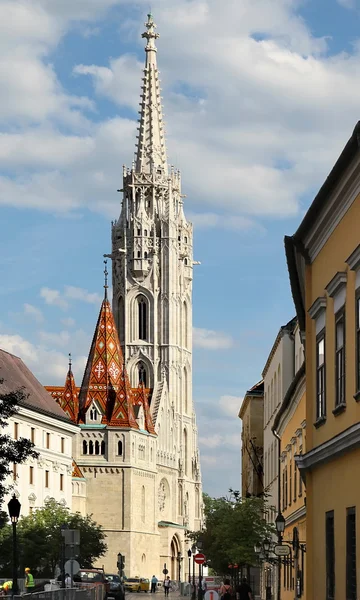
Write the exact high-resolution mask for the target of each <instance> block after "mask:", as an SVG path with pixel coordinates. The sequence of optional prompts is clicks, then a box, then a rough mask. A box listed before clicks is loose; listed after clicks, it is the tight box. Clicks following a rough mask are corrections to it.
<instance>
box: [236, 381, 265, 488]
mask: <svg viewBox="0 0 360 600" xmlns="http://www.w3.org/2000/svg"><path fill="white" fill-rule="evenodd" d="M239 418H240V419H241V421H242V430H241V490H242V497H243V498H246V497H249V496H260V495H261V494H262V493H263V492H264V480H263V445H264V382H263V380H261V381H259V382H258V383H256V384H255V385H254V386H253V387H252V388H251V389H250V390H248V391H247V392H246V394H245V396H244V399H243V401H242V404H241V408H240V411H239Z"/></svg>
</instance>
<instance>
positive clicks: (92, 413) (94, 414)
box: [90, 408, 98, 421]
mask: <svg viewBox="0 0 360 600" xmlns="http://www.w3.org/2000/svg"><path fill="white" fill-rule="evenodd" d="M97 419H98V411H97V410H96V408H92V409H91V410H90V421H97Z"/></svg>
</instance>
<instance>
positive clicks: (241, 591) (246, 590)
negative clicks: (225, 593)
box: [236, 577, 253, 600]
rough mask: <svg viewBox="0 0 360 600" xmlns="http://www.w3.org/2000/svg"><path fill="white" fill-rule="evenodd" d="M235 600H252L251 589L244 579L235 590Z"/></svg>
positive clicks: (244, 578)
mask: <svg viewBox="0 0 360 600" xmlns="http://www.w3.org/2000/svg"><path fill="white" fill-rule="evenodd" d="M236 598H237V600H253V597H252V589H251V587H250V586H249V584H248V582H247V579H246V577H243V579H242V580H241V584H240V585H239V587H238V588H237V590H236Z"/></svg>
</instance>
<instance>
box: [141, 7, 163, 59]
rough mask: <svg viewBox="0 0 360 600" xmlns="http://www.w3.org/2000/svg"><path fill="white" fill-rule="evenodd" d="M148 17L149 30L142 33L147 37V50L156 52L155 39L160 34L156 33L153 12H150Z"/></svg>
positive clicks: (146, 24) (147, 27)
mask: <svg viewBox="0 0 360 600" xmlns="http://www.w3.org/2000/svg"><path fill="white" fill-rule="evenodd" d="M147 17H148V20H147V22H146V23H145V27H146V29H147V31H144V33H143V34H142V37H143V38H146V39H147V44H146V47H145V50H146V51H147V52H149V51H150V50H153V51H154V52H156V46H155V40H157V39H158V37H160V36H159V34H158V33H155V29H156V24H155V23H154V19H153V16H152V14H151V13H149V14H148V16H147Z"/></svg>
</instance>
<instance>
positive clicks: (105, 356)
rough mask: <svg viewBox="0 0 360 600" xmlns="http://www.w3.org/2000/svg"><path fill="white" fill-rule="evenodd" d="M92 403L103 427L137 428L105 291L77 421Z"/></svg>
mask: <svg viewBox="0 0 360 600" xmlns="http://www.w3.org/2000/svg"><path fill="white" fill-rule="evenodd" d="M93 402H95V403H96V406H97V408H98V409H99V410H100V411H101V413H102V415H103V416H102V423H103V424H106V425H113V426H117V427H133V428H135V429H138V428H139V427H138V424H137V422H136V419H135V415H134V407H133V393H132V390H131V387H130V383H129V379H128V376H127V373H126V368H125V363H124V357H123V354H122V351H121V346H120V342H119V337H118V334H117V330H116V327H115V323H114V317H113V314H112V311H111V307H110V303H109V301H108V299H107V297H106V288H105V298H104V300H103V302H102V304H101V308H100V314H99V318H98V322H97V325H96V329H95V333H94V337H93V341H92V344H91V349H90V354H89V357H88V361H87V364H86V368H85V373H84V377H83V381H82V385H81V389H80V394H79V422H84V421H85V415H86V412H87V410H88V409H89V408H90V406H91V404H92V403H93Z"/></svg>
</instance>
